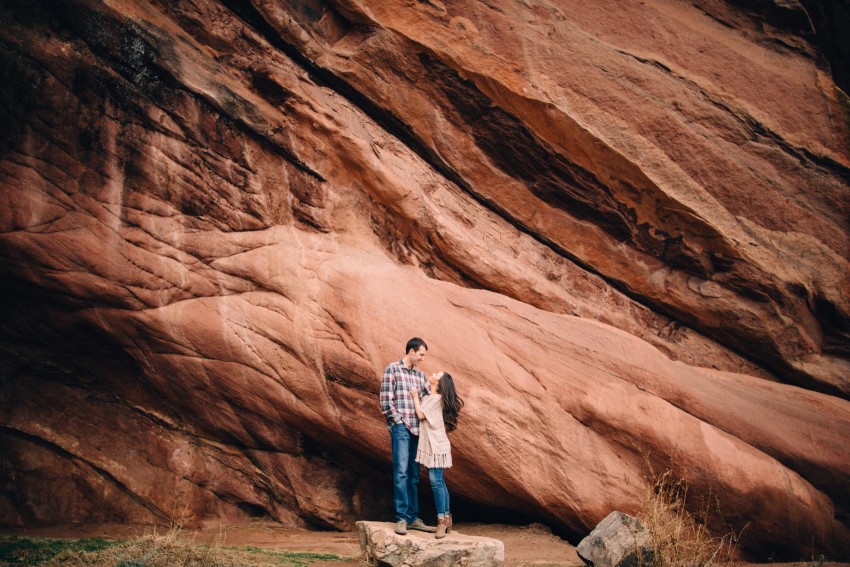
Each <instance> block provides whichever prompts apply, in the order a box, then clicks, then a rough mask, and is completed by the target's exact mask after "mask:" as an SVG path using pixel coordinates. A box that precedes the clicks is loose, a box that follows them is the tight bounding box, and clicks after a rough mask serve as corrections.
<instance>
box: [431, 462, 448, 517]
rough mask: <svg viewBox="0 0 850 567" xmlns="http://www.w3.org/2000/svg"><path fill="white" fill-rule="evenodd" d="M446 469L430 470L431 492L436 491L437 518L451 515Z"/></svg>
mask: <svg viewBox="0 0 850 567" xmlns="http://www.w3.org/2000/svg"><path fill="white" fill-rule="evenodd" d="M443 470H444V469H428V480H430V481H431V490H433V491H434V506H436V507H437V516H445V515H446V514H448V513H449V488H448V487H447V486H446V479H445V477H444V476H443Z"/></svg>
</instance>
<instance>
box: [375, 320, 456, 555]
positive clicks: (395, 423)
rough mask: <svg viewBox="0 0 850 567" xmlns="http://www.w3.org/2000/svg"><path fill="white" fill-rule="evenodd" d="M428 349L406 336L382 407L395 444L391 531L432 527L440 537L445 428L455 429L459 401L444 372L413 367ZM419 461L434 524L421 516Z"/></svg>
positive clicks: (385, 384)
mask: <svg viewBox="0 0 850 567" xmlns="http://www.w3.org/2000/svg"><path fill="white" fill-rule="evenodd" d="M427 353H428V345H427V344H425V341H423V340H422V339H420V338H417V337H414V338H412V339H410V340H409V341H407V345H406V347H405V355H404V357H403V358H402V359H401V360H399V361H398V362H393V363H391V364H389V365H388V366H387V368H386V370H384V376H383V378H382V379H381V412H382V413H383V414H384V417H385V418H386V419H387V428H388V429H389V431H390V437H391V439H392V448H393V481H394V482H393V503H394V506H395V517H396V527H395V532H396V533H397V534H400V535H404V534H406V533H407V528H410V529H413V530H420V531H424V532H431V533H433V532H436V536H435V537H437V538H438V539H439V538H443V537H445V536H446V533H447V532H450V531H451V529H452V515H451V512H450V511H449V489H448V488H447V487H446V482H445V479H444V477H443V473H444V470H445V469H447V468H449V467H451V466H452V446H451V443H450V442H449V438H448V435H447V432H449V431H454V429H455V427H456V426H457V418H458V414H460V410H461V408H462V407H463V401H462V400H461V399H460V398H459V397H458V396H457V393H456V392H455V387H454V381H453V380H452V377H451V375H449V374H448V373H447V372H435V373H434V374H432V375H431V376H429V377H427V378H426V377H425V374H424V373H423V372H422V371H421V370H418V369H417V366H419V365H420V364H421V363H422V361H423V360H424V358H425V355H426V354H427ZM419 464H422V465H424V466H425V467H426V468H427V469H428V478H429V480H430V481H431V488H432V490H433V491H434V504H435V506H436V508H437V527H436V528H434V527H433V526H428V525H426V524H425V523H424V522H423V521H422V520H421V519H420V518H419V492H418V487H419Z"/></svg>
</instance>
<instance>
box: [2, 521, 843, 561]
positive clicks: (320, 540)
mask: <svg viewBox="0 0 850 567" xmlns="http://www.w3.org/2000/svg"><path fill="white" fill-rule="evenodd" d="M154 531H156V533H159V534H163V533H165V532H167V531H168V528H167V527H161V528H153V527H151V526H134V525H125V524H89V525H67V526H54V527H43V528H17V529H16V528H5V529H0V533H6V534H16V535H19V536H29V537H51V538H67V539H78V538H92V537H102V538H105V539H123V540H126V539H132V538H135V537H140V536H144V535H147V534H150V533H152V532H154ZM455 531H456V532H458V533H459V534H464V535H473V536H484V537H492V538H495V539H498V540H501V541H502V542H503V543H504V544H505V567H555V566H558V567H570V566H572V567H578V566H580V565H583V564H582V562H581V560H580V559H579V558H578V555H576V551H575V548H574V547H573V546H572V545H570V544H569V543H568V542H566V541H564V540H562V539H561V538H559V537H557V536H555V535H553V534H552V533H551V532H550V531H549V529H548V528H546V527H544V526H541V525H539V524H532V525H529V526H509V525H503V524H472V523H464V524H455ZM182 533H183V535H184V537H186V538H189V539H190V540H192V541H194V542H195V543H198V544H212V545H222V546H228V547H230V546H233V547H247V546H253V547H263V548H267V549H276V550H281V551H313V552H317V553H333V554H335V555H339V556H341V557H349V558H351V559H350V560H349V561H344V562H340V561H316V562H313V563H312V564H311V565H312V566H313V567H354V566H358V567H359V566H361V563H360V561H359V560H358V557H359V555H360V543H359V541H358V540H357V534H356V533H355V532H320V531H306V530H293V529H288V528H284V527H281V526H280V525H278V524H272V523H251V524H243V525H236V526H228V527H222V528H210V529H204V530H183V531H182ZM413 534H414V536H415V537H417V536H419V535H420V534H419V533H418V532H413ZM422 535H423V536H424V535H425V534H422ZM737 567H850V563H833V562H826V563H822V564H821V563H820V562H819V561H817V560H814V561H810V562H804V563H766V564H750V563H739V564H737Z"/></svg>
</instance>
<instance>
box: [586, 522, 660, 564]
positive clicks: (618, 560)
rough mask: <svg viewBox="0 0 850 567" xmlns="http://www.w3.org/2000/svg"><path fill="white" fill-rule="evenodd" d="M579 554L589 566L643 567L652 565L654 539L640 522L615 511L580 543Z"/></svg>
mask: <svg viewBox="0 0 850 567" xmlns="http://www.w3.org/2000/svg"><path fill="white" fill-rule="evenodd" d="M576 553H577V554H578V556H579V557H580V558H581V560H582V561H584V562H585V563H586V564H587V565H589V566H590V567H640V566H641V565H650V564H651V563H652V558H653V553H652V538H651V536H650V534H649V530H647V529H646V527H645V526H644V525H643V524H642V523H641V521H640V520H639V519H637V518H634V517H632V516H629V515H628V514H624V513H622V512H617V511H614V512H611V513H610V514H608V515H607V516H605V519H603V520H602V521H601V522H599V525H597V526H596V527H595V528H593V531H592V532H590V534H588V536H587V537H586V538H584V539H583V540H581V542H579V544H578V547H577V548H576Z"/></svg>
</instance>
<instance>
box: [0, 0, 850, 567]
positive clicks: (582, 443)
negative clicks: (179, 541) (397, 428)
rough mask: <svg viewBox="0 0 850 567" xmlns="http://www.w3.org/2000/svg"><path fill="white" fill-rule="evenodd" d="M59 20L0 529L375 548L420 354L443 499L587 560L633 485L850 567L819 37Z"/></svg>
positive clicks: (701, 26) (239, 13) (16, 151)
mask: <svg viewBox="0 0 850 567" xmlns="http://www.w3.org/2000/svg"><path fill="white" fill-rule="evenodd" d="M55 4H56V5H53V4H52V3H51V4H41V3H31V2H19V1H9V2H6V3H4V4H3V8H2V12H0V18H2V21H0V79H2V80H0V85H2V86H0V126H2V128H3V131H4V137H3V139H2V141H0V187H2V191H0V201H2V202H0V269H2V273H3V277H2V279H0V286H2V293H0V296H2V298H3V299H2V301H3V313H4V316H3V317H2V318H0V338H2V341H0V349H2V352H3V357H2V359H0V361H2V362H1V363H2V375H0V376H1V377H2V388H0V437H2V438H3V439H2V447H3V449H2V460H0V470H2V471H3V472H2V476H0V480H2V482H3V485H4V492H3V494H2V496H0V520H2V522H3V523H5V524H13V525H20V524H31V523H47V522H58V521H142V522H153V521H158V520H165V519H176V520H179V521H181V522H184V523H196V524H197V523H204V522H208V521H219V520H222V519H224V520H227V521H239V520H243V519H245V518H250V517H256V516H260V517H271V518H274V519H277V520H279V521H282V522H284V523H287V524H290V525H313V526H319V527H333V528H350V527H351V526H352V525H353V521H354V520H355V519H357V518H361V517H377V516H378V515H380V514H385V515H386V514H387V511H388V510H389V495H388V487H389V486H390V485H389V480H388V473H389V471H388V465H387V463H388V460H389V442H388V436H387V434H386V430H385V428H384V426H383V424H382V423H381V418H380V414H379V413H378V410H377V390H378V380H379V375H380V372H381V369H382V368H383V366H384V365H385V364H386V363H387V362H389V361H391V360H393V359H395V358H398V357H400V356H401V354H403V353H402V352H401V351H402V349H403V344H404V342H405V341H406V340H407V338H409V337H410V336H414V335H419V336H423V337H424V338H425V339H426V340H427V341H428V342H429V345H430V346H431V349H430V353H429V361H428V368H429V369H432V370H437V369H448V370H450V371H451V372H452V374H453V375H455V376H457V378H458V384H459V388H460V391H461V395H462V396H463V397H464V398H465V399H466V401H467V403H468V405H467V407H466V410H465V413H464V416H463V419H462V424H461V427H460V428H459V430H458V431H457V432H456V433H455V434H453V435H454V436H453V444H454V447H455V452H456V458H455V462H456V467H455V468H454V469H453V470H452V471H451V473H450V475H448V482H449V485H450V487H451V489H452V490H453V493H455V494H457V495H458V496H459V497H460V498H462V499H465V500H466V501H468V502H472V503H476V504H479V505H483V506H490V507H496V508H501V509H508V510H512V511H514V512H517V513H521V514H523V515H525V516H527V517H529V518H533V519H536V520H539V521H544V522H546V523H547V524H549V525H552V526H554V527H556V528H557V529H559V530H561V532H562V533H564V534H566V535H567V536H569V537H572V538H573V539H575V540H576V541H577V540H578V539H580V538H581V537H583V536H584V535H586V534H587V533H588V532H589V531H590V529H592V527H593V526H595V525H596V524H597V523H598V522H599V520H601V519H602V518H604V517H605V516H606V515H607V514H608V513H609V512H610V511H611V510H613V509H618V510H625V511H633V510H634V509H635V507H636V506H637V502H638V500H639V498H640V495H641V494H642V493H643V491H644V490H645V489H646V484H647V481H646V479H645V473H646V463H647V460H648V461H649V462H651V463H652V464H653V466H655V467H656V468H667V467H670V468H672V469H673V470H674V472H675V474H677V475H679V476H681V477H683V478H684V479H686V481H687V482H688V483H689V486H690V490H691V494H692V495H693V496H694V497H695V500H697V501H698V500H699V498H700V497H701V496H708V495H714V496H717V497H719V499H720V501H721V503H722V507H723V513H724V517H725V519H726V520H727V521H728V522H730V523H731V524H732V526H733V527H735V528H737V529H740V528H741V527H743V526H744V525H747V526H748V527H747V529H746V531H745V534H744V535H745V540H744V544H745V546H747V548H748V549H749V550H751V551H752V552H754V553H755V554H763V555H765V556H767V555H769V554H773V556H774V557H775V558H778V557H780V556H782V555H783V554H784V555H787V556H789V557H791V556H793V557H795V558H796V557H797V556H799V555H805V554H807V553H809V548H810V547H811V546H812V545H813V544H814V545H815V547H816V548H817V549H819V550H823V551H824V552H826V553H828V554H831V555H832V556H836V557H838V556H842V555H843V556H844V557H847V556H848V554H850V497H849V496H848V492H847V490H846V486H848V483H850V458H848V454H847V451H846V439H847V438H848V436H850V402H848V398H850V360H848V359H849V358H850V351H848V348H847V345H848V344H850V295H848V293H847V289H850V269H848V258H850V246H848V223H847V220H848V207H850V199H848V197H849V196H850V169H848V166H850V149H848V134H849V133H850V127H848V108H849V107H848V102H847V97H846V95H845V94H844V93H843V92H842V91H841V90H840V89H839V88H838V87H836V85H835V83H834V82H833V78H832V77H831V75H830V68H829V63H828V61H829V59H827V58H828V57H831V55H830V53H829V49H826V48H825V47H823V43H822V42H821V41H820V39H821V38H823V37H825V36H824V35H823V34H822V33H821V31H820V30H819V29H812V28H811V24H806V21H807V20H806V19H805V18H803V16H805V15H806V14H807V13H808V12H807V10H809V9H810V8H809V7H808V6H807V5H806V4H805V3H803V4H797V3H796V2H791V3H782V4H781V5H780V4H779V3H777V4H776V5H773V4H772V3H769V2H766V3H764V4H765V6H761V7H753V5H750V3H748V4H747V6H746V7H743V6H738V5H737V4H736V3H734V2H730V3H723V2H708V1H707V2H697V3H693V4H686V3H678V2H667V1H656V2H643V3H637V2H636V3H630V4H623V3H619V2H618V3H614V2H611V3H610V5H609V3H607V2H595V3H593V6H592V7H588V6H587V5H586V4H585V3H579V2H575V3H573V2H567V1H561V2H501V1H499V0H492V1H491V0H488V1H487V2H461V1H458V2H441V1H439V0H432V1H429V2H413V1H402V2H395V1H390V0H383V1H381V2H377V1H375V2H371V1H358V0H337V1H334V2H319V1H312V0H311V1H308V2H292V3H290V2H287V1H285V0H279V1H274V2H271V1H261V0H256V1H254V2H250V1H248V0H224V1H222V2H212V1H205V0H196V1H188V0H187V1H185V2H184V1H181V2H177V3H172V2H156V1H149V2H146V1H142V0H137V1H133V2H99V1H79V2H76V1H73V2H65V3H55ZM789 6H790V7H789ZM824 6H827V7H828V6H829V5H828V4H825V5H824ZM813 21H815V22H816V26H817V19H816V18H814V19H813ZM824 53H826V55H824ZM836 77H838V74H836ZM375 471H381V472H379V473H378V474H376V473H375ZM382 475H383V476H382ZM57 495H58V496H57ZM57 500H58V502H57ZM718 527H719V526H718Z"/></svg>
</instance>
